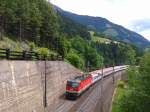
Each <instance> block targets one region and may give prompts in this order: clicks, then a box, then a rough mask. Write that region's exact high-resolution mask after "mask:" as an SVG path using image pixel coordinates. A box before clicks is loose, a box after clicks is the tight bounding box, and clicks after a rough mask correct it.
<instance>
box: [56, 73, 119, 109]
mask: <svg viewBox="0 0 150 112" xmlns="http://www.w3.org/2000/svg"><path fill="white" fill-rule="evenodd" d="M120 78H121V72H117V73H116V74H115V79H120ZM101 84H102V82H101V81H99V82H97V83H96V84H94V85H93V86H92V87H90V88H89V89H88V90H87V91H86V92H85V93H84V94H82V95H81V96H80V97H79V98H78V99H77V100H66V99H65V98H63V99H62V103H61V104H59V105H57V106H56V108H55V110H53V112H109V111H110V107H111V99H112V95H113V91H114V88H115V84H113V80H112V76H111V75H110V76H108V77H106V78H104V79H103V88H102V86H101Z"/></svg>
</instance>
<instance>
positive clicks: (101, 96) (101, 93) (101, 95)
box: [100, 60, 104, 112]
mask: <svg viewBox="0 0 150 112" xmlns="http://www.w3.org/2000/svg"><path fill="white" fill-rule="evenodd" d="M101 73H102V78H101V91H100V101H101V106H100V110H101V111H100V112H103V77H104V64H103V60H102V72H101Z"/></svg>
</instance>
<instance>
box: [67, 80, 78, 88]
mask: <svg viewBox="0 0 150 112" xmlns="http://www.w3.org/2000/svg"><path fill="white" fill-rule="evenodd" d="M67 86H71V87H74V88H75V87H78V86H79V83H78V82H71V81H67Z"/></svg>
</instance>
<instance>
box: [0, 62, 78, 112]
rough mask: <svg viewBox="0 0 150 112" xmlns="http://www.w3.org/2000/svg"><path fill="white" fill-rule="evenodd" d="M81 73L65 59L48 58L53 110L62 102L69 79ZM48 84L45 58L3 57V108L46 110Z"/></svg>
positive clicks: (0, 100) (0, 72)
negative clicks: (19, 58) (13, 59)
mask: <svg viewBox="0 0 150 112" xmlns="http://www.w3.org/2000/svg"><path fill="white" fill-rule="evenodd" d="M80 73H81V72H80V71H79V70H77V69H76V68H74V67H72V66H71V65H69V64H67V63H65V62H61V61H47V62H46V76H47V78H46V80H47V83H46V84H47V104H48V110H49V111H52V110H53V109H54V108H55V107H54V106H55V104H56V103H59V102H60V99H61V96H62V95H63V94H64V92H65V84H66V80H67V79H68V78H69V77H72V76H75V75H77V74H80ZM44 84H45V62H44V61H43V62H42V61H0V112H44V100H43V99H44V88H45V87H44Z"/></svg>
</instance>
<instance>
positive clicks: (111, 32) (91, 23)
mask: <svg viewBox="0 0 150 112" xmlns="http://www.w3.org/2000/svg"><path fill="white" fill-rule="evenodd" d="M53 6H54V9H55V10H56V11H58V12H59V13H61V14H62V15H64V16H66V17H68V18H70V19H72V20H73V21H75V22H77V23H80V24H82V25H84V26H86V27H87V28H88V29H90V30H93V31H96V32H101V33H104V34H105V35H107V36H110V37H111V38H112V39H115V40H119V41H124V42H127V43H130V44H134V45H135V46H137V47H138V48H142V49H144V48H146V47H148V46H149V45H150V41H149V40H147V39H146V38H144V37H143V36H142V35H140V34H138V33H136V32H134V31H131V30H129V29H127V28H125V27H123V26H121V25H118V24H115V23H113V22H111V21H109V20H108V19H106V18H102V17H92V16H88V15H79V14H74V13H72V12H68V11H65V10H63V9H61V8H59V7H58V6H55V5H53Z"/></svg>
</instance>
